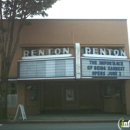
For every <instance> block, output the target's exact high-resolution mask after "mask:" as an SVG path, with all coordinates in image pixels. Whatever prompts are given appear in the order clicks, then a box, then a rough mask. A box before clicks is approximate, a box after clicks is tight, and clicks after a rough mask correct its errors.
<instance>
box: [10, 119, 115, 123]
mask: <svg viewBox="0 0 130 130" xmlns="http://www.w3.org/2000/svg"><path fill="white" fill-rule="evenodd" d="M107 122H108V123H109V122H110V123H112V122H118V120H25V121H12V122H10V123H107Z"/></svg>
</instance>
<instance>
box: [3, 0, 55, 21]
mask: <svg viewBox="0 0 130 130" xmlns="http://www.w3.org/2000/svg"><path fill="white" fill-rule="evenodd" d="M56 1H57V0H2V1H1V3H2V10H3V15H4V18H6V19H26V18H27V17H29V16H30V17H33V16H34V15H42V16H43V17H44V16H47V13H46V10H47V9H48V8H51V7H52V5H53V4H54V3H55V2H56Z"/></svg>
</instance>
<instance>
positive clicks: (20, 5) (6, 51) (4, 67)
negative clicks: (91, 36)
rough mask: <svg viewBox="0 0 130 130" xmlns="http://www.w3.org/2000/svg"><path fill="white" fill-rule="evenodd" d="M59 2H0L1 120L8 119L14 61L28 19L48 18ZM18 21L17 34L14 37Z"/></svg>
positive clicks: (33, 0) (25, 0)
mask: <svg viewBox="0 0 130 130" xmlns="http://www.w3.org/2000/svg"><path fill="white" fill-rule="evenodd" d="M56 1H57V0H0V55H1V58H0V60H1V64H0V66H1V82H0V119H7V86H8V77H9V71H10V67H11V63H12V60H13V58H14V55H15V52H16V50H17V47H18V44H19V41H20V34H21V31H22V28H23V27H24V25H27V24H28V19H27V18H28V17H33V16H34V15H42V16H43V17H44V16H47V13H46V10H47V9H48V8H51V7H52V5H53V4H54V3H55V2H56ZM16 19H18V20H17V21H18V24H19V25H18V28H17V34H16V35H15V36H14V30H15V24H16Z"/></svg>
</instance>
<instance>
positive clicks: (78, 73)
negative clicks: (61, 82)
mask: <svg viewBox="0 0 130 130" xmlns="http://www.w3.org/2000/svg"><path fill="white" fill-rule="evenodd" d="M75 77H76V79H80V78H81V70H80V43H75Z"/></svg>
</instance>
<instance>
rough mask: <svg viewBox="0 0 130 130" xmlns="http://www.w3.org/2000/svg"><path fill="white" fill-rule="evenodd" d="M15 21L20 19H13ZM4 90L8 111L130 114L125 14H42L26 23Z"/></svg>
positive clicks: (10, 112) (129, 81)
mask: <svg viewBox="0 0 130 130" xmlns="http://www.w3.org/2000/svg"><path fill="white" fill-rule="evenodd" d="M17 22H18V21H17ZM9 81H10V84H9V87H8V88H9V89H8V115H15V112H16V108H17V105H18V104H23V105H24V107H25V111H26V114H40V113H42V112H44V111H46V110H54V111H55V110H59V111H61V110H100V111H103V112H113V113H125V114H128V115H129V114H130V102H129V99H130V85H129V83H130V60H129V45H128V32H127V20H125V19H105V20H100V19H97V20H95V19H89V20H86V19H85V20H83V19H80V20H77V19H66V20H65V19H48V20H47V19H44V20H32V25H31V26H25V27H24V28H23V31H22V34H21V40H20V44H19V47H18V49H17V52H16V54H15V57H14V60H13V63H12V66H11V70H10V75H9Z"/></svg>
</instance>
